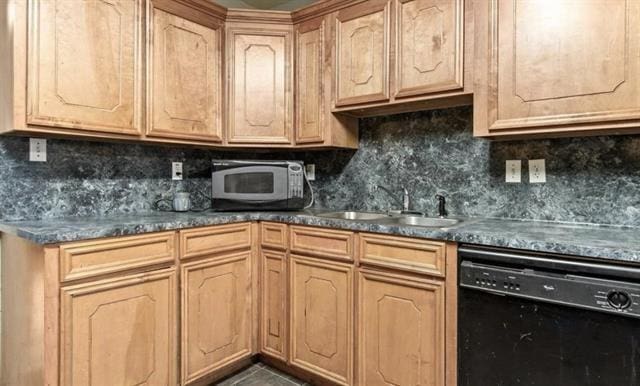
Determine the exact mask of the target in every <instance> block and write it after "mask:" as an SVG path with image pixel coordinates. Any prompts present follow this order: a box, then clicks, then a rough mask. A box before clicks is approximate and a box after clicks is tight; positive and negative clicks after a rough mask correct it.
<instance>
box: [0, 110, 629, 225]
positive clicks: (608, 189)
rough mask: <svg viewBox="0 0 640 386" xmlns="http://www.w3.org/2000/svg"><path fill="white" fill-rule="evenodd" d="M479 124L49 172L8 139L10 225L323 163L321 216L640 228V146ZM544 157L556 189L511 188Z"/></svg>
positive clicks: (154, 154) (98, 158)
mask: <svg viewBox="0 0 640 386" xmlns="http://www.w3.org/2000/svg"><path fill="white" fill-rule="evenodd" d="M471 116H472V109H471V107H462V108H454V109H445V110H437V111H431V112H420V113H411V114H402V115H394V116H387V117H380V118H367V119H363V120H361V122H360V133H361V141H360V149H359V150H358V151H346V150H338V151H323V152H295V153H294V152H288V153H287V152H276V153H257V152H255V151H247V152H222V151H213V150H198V149H192V148H175V147H174V148H170V147H164V146H155V145H141V144H122V143H98V142H86V141H72V140H49V141H48V162H46V163H32V162H28V161H27V152H28V139H27V138H19V137H0V165H2V168H0V180H1V181H2V183H0V218H2V219H9V220H11V219H22V218H42V217H60V216H71V215H80V216H84V215H109V214H115V213H121V212H139V211H148V210H151V209H152V208H153V203H154V201H156V200H157V199H159V198H161V197H170V196H171V195H172V193H173V192H175V191H176V190H188V191H191V192H194V193H195V192H197V191H203V192H205V194H208V193H209V191H210V188H211V187H210V181H209V176H210V168H209V165H210V161H211V159H212V158H224V157H228V158H249V159H259V158H268V159H274V158H276V159H303V160H305V162H307V163H309V162H313V163H315V164H316V169H317V174H318V180H317V181H316V182H314V186H315V187H316V190H317V196H318V203H317V206H319V207H325V208H335V209H347V208H348V209H364V210H384V209H386V208H388V207H389V206H390V205H394V206H397V205H396V204H394V203H393V201H392V199H390V198H389V197H388V195H387V194H386V193H384V192H383V191H381V190H377V191H376V189H375V186H376V185H377V184H382V185H385V186H387V187H390V188H396V190H399V188H398V187H399V186H401V185H405V186H407V187H408V189H409V190H410V191H411V195H412V197H413V199H414V208H416V209H420V210H426V211H427V212H428V213H429V214H434V213H435V210H436V201H435V199H434V198H433V196H434V195H435V194H436V193H443V194H445V195H446V196H447V198H448V205H449V212H450V214H451V215H459V216H484V217H508V218H525V219H544V220H558V221H572V222H573V221H577V222H595V223H616V224H626V225H640V136H612V137H590V138H575V139H555V140H538V141H514V142H491V141H486V140H481V139H475V138H473V137H472V129H471V127H472V126H471ZM536 158H545V159H546V160H547V180H548V182H547V183H546V184H535V185H533V184H529V183H528V182H525V183H522V184H507V183H505V182H504V163H505V160H507V159H523V160H526V159H536ZM171 161H183V162H185V164H184V172H185V175H186V177H187V180H186V181H184V182H182V183H175V182H172V181H171V180H170V179H169V178H168V176H169V175H170V169H171ZM523 168H524V174H523V180H524V181H527V180H528V176H527V174H526V163H524V164H523ZM198 204H200V203H198Z"/></svg>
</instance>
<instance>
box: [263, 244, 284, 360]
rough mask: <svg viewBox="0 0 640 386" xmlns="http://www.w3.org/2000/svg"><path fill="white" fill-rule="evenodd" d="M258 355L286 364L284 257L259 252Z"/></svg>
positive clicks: (264, 251) (280, 252)
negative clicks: (260, 272) (259, 352)
mask: <svg viewBox="0 0 640 386" xmlns="http://www.w3.org/2000/svg"><path fill="white" fill-rule="evenodd" d="M261 260H262V261H261V265H262V274H261V277H262V280H261V283H262V286H261V291H260V299H261V302H260V304H261V307H262V309H261V320H260V351H261V352H262V353H263V354H267V355H269V356H272V357H274V358H277V359H280V360H283V361H286V360H287V343H288V339H287V333H288V330H287V293H288V291H287V254H286V253H285V252H282V251H269V250H263V251H262V252H261Z"/></svg>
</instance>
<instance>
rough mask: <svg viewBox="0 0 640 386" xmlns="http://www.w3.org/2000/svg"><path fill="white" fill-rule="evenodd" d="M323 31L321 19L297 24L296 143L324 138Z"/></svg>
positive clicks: (319, 140) (323, 21)
mask: <svg viewBox="0 0 640 386" xmlns="http://www.w3.org/2000/svg"><path fill="white" fill-rule="evenodd" d="M324 33H325V20H324V18H320V19H317V20H312V21H310V22H306V23H303V24H301V25H299V26H297V27H296V59H297V61H296V66H297V85H296V86H297V87H296V92H297V93H296V100H297V104H296V106H297V109H296V143H316V142H323V141H324V129H325V127H324V119H323V118H324V116H323V115H324V108H325V105H324V102H323V101H324V97H323V95H324V92H325V91H324V85H323V82H322V79H323V74H324V69H325V66H324V51H325V50H324V43H325V40H324Z"/></svg>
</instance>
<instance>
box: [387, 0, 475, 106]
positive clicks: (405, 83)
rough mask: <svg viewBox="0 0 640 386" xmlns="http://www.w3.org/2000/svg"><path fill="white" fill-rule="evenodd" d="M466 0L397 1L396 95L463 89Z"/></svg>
mask: <svg viewBox="0 0 640 386" xmlns="http://www.w3.org/2000/svg"><path fill="white" fill-rule="evenodd" d="M462 1H463V0H396V95H395V96H396V97H404V96H415V95H419V94H427V93H433V92H438V91H444V90H452V89H457V88H462V75H463V71H462V64H463V60H462V56H463V36H462V35H463V30H464V22H463V5H462Z"/></svg>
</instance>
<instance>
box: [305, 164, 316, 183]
mask: <svg viewBox="0 0 640 386" xmlns="http://www.w3.org/2000/svg"><path fill="white" fill-rule="evenodd" d="M304 167H305V171H306V173H307V179H308V180H309V181H315V180H316V165H315V164H306V165H304Z"/></svg>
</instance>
